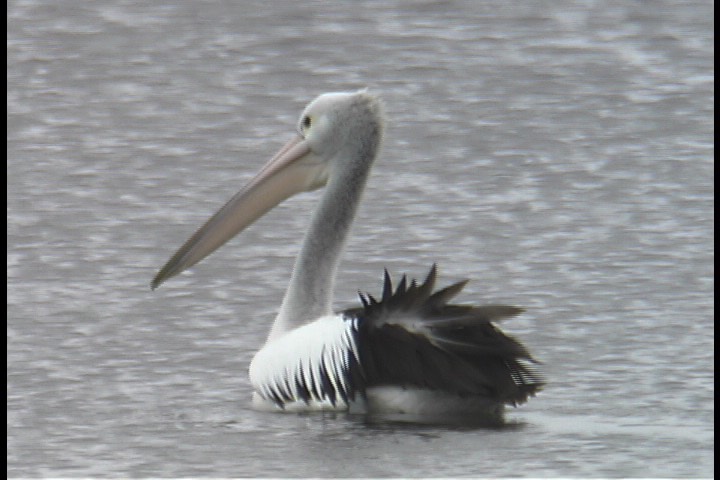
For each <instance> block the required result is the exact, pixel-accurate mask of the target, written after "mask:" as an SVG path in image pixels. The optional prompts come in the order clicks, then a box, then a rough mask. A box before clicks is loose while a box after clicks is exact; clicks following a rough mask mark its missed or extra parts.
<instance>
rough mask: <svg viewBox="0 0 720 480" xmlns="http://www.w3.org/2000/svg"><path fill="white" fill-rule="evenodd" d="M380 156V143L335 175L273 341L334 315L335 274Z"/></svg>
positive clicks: (298, 262)
mask: <svg viewBox="0 0 720 480" xmlns="http://www.w3.org/2000/svg"><path fill="white" fill-rule="evenodd" d="M375 152H376V145H371V146H368V147H366V148H365V149H364V151H362V155H361V156H360V158H358V155H357V151H356V152H355V154H354V155H353V158H356V160H357V161H355V162H353V163H352V165H351V166H350V167H349V168H346V169H343V171H338V172H334V173H337V174H336V175H333V174H331V175H330V178H329V179H328V183H327V186H326V187H325V193H324V194H323V196H322V198H321V200H320V204H319V205H318V208H317V210H316V211H315V213H314V215H313V217H312V220H311V223H310V229H309V230H308V231H307V233H306V234H305V239H304V240H303V244H302V248H301V250H300V254H299V255H298V257H297V259H296V260H295V266H294V267H293V273H292V277H291V278H290V285H289V286H288V289H287V292H286V293H285V298H284V299H283V303H282V306H281V307H280V312H279V313H278V316H277V318H276V319H275V323H274V324H273V327H272V329H271V330H270V335H269V336H268V342H270V341H272V340H273V339H274V338H277V337H279V336H281V335H283V334H284V333H286V332H288V331H290V330H292V329H294V328H296V327H298V326H301V325H303V324H305V323H308V322H311V321H314V320H316V319H317V318H320V317H321V316H324V315H329V314H331V313H332V301H333V290H334V284H335V273H336V271H337V267H338V263H339V261H340V256H341V254H342V251H343V247H344V245H345V241H346V239H347V237H348V233H349V232H350V228H351V226H352V222H353V219H354V218H355V213H356V212H357V208H358V205H359V204H360V199H361V197H362V192H363V190H364V188H365V183H366V181H367V177H368V174H369V172H370V166H371V165H372V162H373V160H374V158H375ZM340 154H341V155H342V154H343V153H340Z"/></svg>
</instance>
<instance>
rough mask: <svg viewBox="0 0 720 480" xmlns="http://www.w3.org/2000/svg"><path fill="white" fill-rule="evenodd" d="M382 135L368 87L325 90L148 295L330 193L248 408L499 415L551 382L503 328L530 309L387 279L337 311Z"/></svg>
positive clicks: (254, 379) (255, 373)
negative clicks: (338, 287) (298, 197)
mask: <svg viewBox="0 0 720 480" xmlns="http://www.w3.org/2000/svg"><path fill="white" fill-rule="evenodd" d="M383 129H384V117H383V106H382V102H381V101H380V99H379V98H378V97H377V96H375V95H374V94H372V93H370V92H369V91H367V90H366V89H365V90H360V91H356V92H342V93H326V94H323V95H320V96H319V97H317V98H316V99H315V100H313V101H312V102H311V103H310V104H309V105H308V106H307V107H306V108H305V110H304V111H303V112H302V114H301V115H300V119H299V122H298V125H297V135H295V136H294V137H293V138H292V139H291V140H290V141H289V142H288V143H287V144H286V145H285V146H284V147H282V148H281V149H280V151H279V152H278V153H277V154H276V155H275V156H274V157H273V158H272V159H271V160H270V161H269V162H268V163H267V164H266V165H265V166H264V167H263V168H262V169H261V170H260V172H259V173H258V174H257V175H256V176H255V177H254V178H253V179H252V180H251V181H250V182H249V183H248V184H247V185H246V186H245V187H244V188H242V189H241V190H240V191H239V192H238V193H237V194H236V195H235V196H233V197H232V198H231V199H230V201H228V202H227V204H225V206H223V207H222V208H221V209H220V210H219V211H218V212H217V213H215V215H213V216H212V217H211V218H210V219H209V220H208V221H207V223H205V224H204V225H203V226H202V227H201V228H200V229H199V230H198V231H197V232H195V234H194V235H192V236H191V237H190V238H189V239H188V240H187V242H185V244H184V245H183V246H182V247H180V249H179V250H178V251H177V252H176V253H175V254H174V255H173V256H172V257H171V258H170V260H169V261H168V262H167V263H166V264H165V266H163V267H162V269H160V271H159V272H158V274H157V275H156V276H155V278H154V279H153V281H152V283H151V287H152V289H153V290H154V289H155V288H157V287H158V286H159V285H160V284H161V283H163V282H164V281H165V280H167V279H168V278H170V277H172V276H174V275H177V274H179V273H180V272H182V271H184V270H185V269H187V268H189V267H192V266H193V265H195V264H196V263H198V262H199V261H200V260H202V259H203V258H205V257H206V256H207V255H209V254H210V253H212V252H214V251H215V250H216V249H217V248H219V247H220V246H221V245H223V244H224V243H225V242H226V241H228V240H229V239H230V238H232V237H234V236H235V235H236V234H237V233H239V232H241V231H242V230H243V229H245V228H246V227H247V226H249V225H250V224H252V223H253V222H255V221H256V220H257V219H258V218H260V217H261V216H263V215H264V214H265V213H266V212H268V211H269V210H270V209H271V208H273V207H274V206H276V205H277V204H279V203H280V202H282V201H283V200H285V199H287V198H288V197H290V196H292V195H294V194H297V193H299V192H303V191H309V190H315V189H318V188H320V187H325V192H324V195H323V196H322V197H321V199H320V203H319V205H318V207H317V210H316V211H315V213H314V216H313V217H312V220H311V222H310V228H309V230H308V231H307V233H306V234H305V238H304V241H303V243H302V247H301V250H300V253H299V255H298V256H297V259H296V261H295V265H294V268H293V271H292V275H291V277H290V284H289V286H288V288H287V291H286V293H285V296H284V299H283V301H282V304H281V306H280V309H279V312H278V314H277V317H276V318H275V322H274V323H273V325H272V328H271V329H270V333H269V335H268V337H267V341H266V342H265V345H264V346H263V347H262V348H261V349H260V350H259V351H258V352H257V354H256V355H255V357H254V358H253V360H252V362H251V364H250V368H249V375H250V382H251V384H252V386H253V389H254V392H253V398H252V403H253V406H254V407H256V408H259V409H270V410H279V411H307V410H342V411H349V412H365V413H370V414H372V413H378V414H383V413H386V414H408V415H414V416H424V415H427V416H431V415H444V414H449V415H452V414H457V415H461V416H467V415H479V416H484V417H487V418H488V419H502V417H503V412H504V407H505V406H506V405H513V406H516V405H518V404H520V403H523V402H525V401H526V400H527V399H528V397H530V396H534V395H535V393H536V392H538V391H539V390H540V389H541V388H542V386H543V384H544V381H543V379H542V376H541V375H540V374H539V373H538V372H537V371H536V370H535V369H534V368H533V365H532V364H534V363H537V362H536V361H535V360H534V359H533V357H532V356H531V355H530V353H528V351H527V349H526V348H525V347H524V346H523V345H522V344H521V343H520V342H519V341H517V340H515V339H514V338H512V337H510V336H508V335H506V334H504V333H503V332H502V331H501V330H500V329H499V328H498V327H497V326H496V325H495V322H497V321H498V320H502V319H504V318H507V317H512V316H515V315H517V314H519V313H520V312H522V309H520V308H517V307H513V306H506V305H485V306H472V305H453V304H449V303H448V302H449V301H450V300H451V299H452V298H453V297H454V296H455V295H457V294H458V293H459V292H460V291H461V290H462V288H463V287H464V286H465V283H466V281H463V282H459V283H455V284H453V285H450V286H448V287H445V288H442V289H440V290H435V279H436V276H437V269H436V267H435V265H433V266H432V268H431V269H430V272H429V273H428V274H427V277H426V278H425V280H424V281H422V282H417V281H415V280H412V281H408V280H407V277H406V276H403V277H402V278H401V280H400V281H399V282H397V286H396V287H394V288H393V282H392V280H391V278H390V275H389V274H388V272H387V270H386V271H385V274H384V282H383V287H382V293H381V295H380V297H379V300H377V299H376V298H375V297H373V296H372V295H369V294H360V300H361V301H362V305H361V306H359V307H358V308H353V309H349V310H345V311H342V312H339V313H334V312H333V309H332V303H333V286H334V283H335V275H336V271H337V268H338V262H339V260H340V257H341V254H342V251H343V246H344V244H345V241H346V239H347V237H348V233H349V231H350V228H351V224H352V222H353V219H354V217H355V214H356V211H357V208H358V204H359V203H360V199H361V196H362V192H363V190H364V188H365V184H366V181H367V178H368V174H369V172H370V169H371V167H372V165H373V162H374V161H375V158H376V157H377V154H378V150H379V148H380V144H381V141H382V136H383Z"/></svg>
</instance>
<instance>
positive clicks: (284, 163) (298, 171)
mask: <svg viewBox="0 0 720 480" xmlns="http://www.w3.org/2000/svg"><path fill="white" fill-rule="evenodd" d="M297 131H298V135H297V136H295V137H294V138H293V139H291V140H290V141H289V142H288V143H287V144H285V146H284V147H282V148H281V149H280V151H279V152H278V153H277V154H276V155H275V156H274V157H273V158H272V159H271V160H270V161H269V162H268V163H267V164H266V165H265V166H264V167H263V168H262V169H261V170H260V172H258V174H257V175H256V176H255V177H254V178H253V179H252V180H251V181H250V182H249V183H248V184H247V185H246V186H245V187H243V188H242V189H241V190H240V191H239V192H238V193H237V194H235V196H233V198H231V199H230V201H229V202H228V203H227V204H225V206H224V207H222V208H221V209H220V210H219V211H218V212H217V213H215V215H213V216H212V217H211V218H210V219H209V220H208V221H207V222H206V223H205V225H203V226H202V227H201V228H200V229H199V230H198V231H197V232H195V234H194V235H193V236H192V237H190V239H188V241H187V242H185V244H184V245H183V246H182V247H180V249H179V250H178V251H177V252H176V253H175V255H173V256H172V258H170V260H169V261H168V262H167V263H166V264H165V266H164V267H163V268H162V269H161V270H160V271H159V272H158V274H157V275H156V276H155V278H154V279H153V281H152V283H151V286H152V288H153V289H155V288H157V287H158V286H159V285H160V284H161V283H162V282H164V281H165V280H167V279H168V278H170V277H172V276H174V275H177V274H178V273H180V272H182V271H183V270H185V269H187V268H190V267H191V266H193V265H195V264H196V263H198V262H199V261H200V260H202V259H203V258H205V257H206V256H208V255H209V254H210V253H212V252H214V251H215V250H216V249H217V248H219V247H220V246H221V245H223V244H224V243H225V242H226V241H228V240H229V239H230V238H232V237H234V236H235V235H237V234H238V233H239V232H240V231H242V230H243V229H244V228H246V227H247V226H249V225H250V224H252V223H253V222H254V221H255V220H257V219H258V218H260V217H261V216H262V215H264V214H265V213H266V212H268V211H269V210H270V209H271V208H273V207H274V206H275V205H277V204H279V203H280V202H282V201H283V200H285V199H286V198H288V197H290V196H292V195H294V194H296V193H299V192H303V191H309V190H315V189H317V188H320V187H322V186H324V185H325V184H326V183H327V182H328V181H329V180H330V179H332V178H339V177H341V176H342V175H343V173H345V172H348V171H353V170H357V169H364V170H367V169H369V168H370V166H371V165H372V162H373V160H374V159H375V156H376V153H377V150H378V148H379V145H380V140H381V137H382V131H383V114H382V104H381V102H380V100H379V99H378V98H377V97H376V96H374V95H372V94H371V93H369V92H368V91H367V90H360V91H357V92H342V93H326V94H323V95H320V96H319V97H317V98H316V99H315V100H313V101H312V102H310V104H309V105H308V106H307V107H305V110H303V112H302V114H301V115H300V119H299V120H298V127H297Z"/></svg>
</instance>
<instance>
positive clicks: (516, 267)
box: [7, 1, 714, 477]
mask: <svg viewBox="0 0 720 480" xmlns="http://www.w3.org/2000/svg"><path fill="white" fill-rule="evenodd" d="M712 18H713V6H712V3H710V2H671V1H665V2H653V3H652V4H648V3H646V2H632V3H631V2H591V1H587V2H533V3H531V4H526V3H522V4H516V3H511V4H507V3H505V2H482V3H481V2H472V1H467V2H410V1H398V2H354V3H340V2H338V3H334V4H331V5H328V4H326V3H325V2H299V3H290V2H277V4H275V3H273V2H257V3H253V2H242V3H240V2H212V3H209V2H192V3H191V2H178V3H162V4H159V3H154V2H147V3H146V2H137V3H136V2H105V1H100V2H75V1H68V2H63V3H62V4H56V3H47V2H38V1H11V2H10V3H9V5H8V171H7V173H8V197H7V199H8V210H7V212H8V257H7V260H8V270H7V277H8V289H7V293H8V308H7V311H8V328H7V340H8V353H7V358H8V370H7V387H8V397H7V414H8V420H7V429H8V434H7V435H8V436H7V449H8V451H7V461H8V475H10V476H15V477H17V476H62V477H69V476H214V477H218V476H221V477H222V476H268V475H272V476H388V475H390V476H396V477H403V476H533V477H545V476H643V477H647V476H660V477H663V476H673V477H675V476H708V477H709V476H711V475H713V467H714V461H713V450H714V406H713V401H714V366H713V365H714V353H713V347H714V342H713V335H714V324H713V314H714V306H713V302H714V297H713V282H714V270H713V260H714V247H713V237H714V235H713V227H714V214H713V205H714V193H713V187H714V184H713V174H714V166H713V143H712V138H713V132H714V123H713V101H714V90H713V81H714V70H713V20H712ZM363 86H369V87H371V88H373V89H374V90H376V91H378V92H379V93H381V94H382V96H383V98H384V99H385V102H386V110H387V115H388V130H387V135H386V140H385V144H384V148H383V153H382V157H381V159H380V160H379V162H378V164H377V166H376V168H375V170H374V173H373V176H372V177H371V180H370V183H369V185H368V191H367V194H366V196H365V201H364V204H363V206H362V208H361V211H360V213H359V217H358V220H357V224H356V226H355V229H354V234H353V236H352V239H351V241H350V242H349V244H348V248H347V252H346V256H345V260H344V262H343V264H342V265H341V269H340V272H339V280H340V281H339V285H338V289H337V295H336V303H337V305H338V307H339V308H340V307H345V306H349V305H352V304H354V303H355V302H356V299H355V292H356V291H357V290H358V289H362V290H369V291H378V290H379V288H380V277H381V272H382V268H383V267H387V268H388V269H389V270H390V271H393V272H398V273H400V272H408V273H409V274H412V275H415V276H421V275H423V274H424V273H425V270H426V269H427V267H428V266H429V265H430V264H431V263H432V262H438V263H439V265H440V269H441V276H442V278H444V279H446V280H447V281H454V280H458V279H460V278H471V279H472V280H473V281H472V282H471V283H470V284H469V285H468V287H467V290H466V292H465V293H464V294H463V295H462V296H461V298H460V301H463V302H507V303H511V304H517V305H522V306H525V307H527V309H528V311H527V313H526V314H524V315H523V316H522V317H520V318H517V319H513V320H511V321H508V322H507V323H505V324H504V327H505V328H506V329H507V330H508V331H510V332H511V333H513V334H515V335H518V336H519V337H520V338H522V339H523V340H524V341H525V342H526V343H527V344H528V345H529V347H530V348H531V349H532V351H533V352H534V353H535V354H536V356H537V357H538V358H539V359H541V360H542V361H543V362H544V370H545V371H546V373H547V376H548V379H549V384H548V386H547V388H546V389H545V391H543V392H542V393H541V394H540V395H539V396H538V397H537V398H534V399H532V400H531V401H530V402H529V403H528V404H527V405H524V406H522V407H521V408H519V409H517V410H513V411H511V412H510V418H511V420H512V425H511V427H510V428H506V429H500V430H488V429H462V428H452V427H437V426H436V427H430V426H419V425H402V424H393V423H383V422H371V421H369V420H368V419H364V418H358V417H352V416H346V415H305V416H302V415H301V416H297V415H277V414H267V413H259V412H254V411H252V410H250V409H249V404H248V400H249V394H250V386H249V384H248V380H247V378H246V371H247V366H248V363H249V361H250V359H251V358H252V355H253V353H254V351H255V350H256V349H257V348H258V346H259V345H260V344H261V343H262V341H263V340H264V338H265V335H266V333H267V329H268V328H269V323H270V321H271V319H272V318H273V316H274V313H275V310H276V308H277V306H278V305H279V302H280V299H281V297H282V294H283V289H284V287H285V282H286V280H287V278H288V275H289V271H290V268H291V265H292V260H293V257H294V255H295V254H296V252H297V248H298V243H299V240H300V237H301V235H302V232H303V231H304V228H305V225H306V221H307V218H308V215H309V212H310V211H311V209H312V206H313V204H314V203H315V202H316V201H317V198H318V195H319V193H313V194H307V195H302V196H299V197H297V198H295V199H293V200H292V201H289V202H288V203H287V204H285V205H284V206H282V207H280V208H279V209H278V210H276V211H274V212H273V213H272V214H270V215H269V216H267V217H266V218H264V219H263V220H262V221H261V222H260V223H259V224H258V225H257V226H255V227H254V228H251V229H250V230H249V231H247V232H245V233H244V234H243V235H242V236H241V237H239V238H238V239H236V240H235V241H233V242H231V243H230V244H229V245H228V246H226V247H225V248H224V249H222V250H221V251H220V252H218V253H217V254H215V255H214V256H212V257H210V258H209V259H207V260H206V261H205V262H204V263H203V264H202V265H200V266H199V267H197V268H195V269H194V271H193V272H192V273H191V274H188V275H184V276H181V277H180V278H178V279H173V280H172V281H171V282H169V283H168V284H167V285H164V286H163V287H162V288H161V289H159V290H158V291H156V292H150V289H149V281H150V279H151V278H152V276H153V275H154V273H155V271H156V270H157V268H158V267H160V266H161V265H162V264H163V263H164V262H165V260H166V259H167V257H168V256H169V255H170V254H171V253H172V252H173V251H174V250H175V248H176V247H177V246H179V245H180V243H181V242H182V241H184V240H185V238H186V237H187V235H189V234H190V233H191V232H192V231H193V230H194V229H195V228H196V227H197V226H198V225H199V224H200V223H201V222H202V221H203V220H204V219H205V218H206V217H207V215H208V214H210V213H212V212H213V211H214V210H215V209H216V208H217V207H219V206H220V205H221V204H222V203H223V202H224V201H225V200H227V199H228V198H229V197H230V195H232V194H233V193H234V192H235V191H236V190H237V189H238V188H239V187H240V186H241V185H242V184H243V182H244V181H246V180H247V179H248V178H249V177H250V175H252V173H254V171H255V170H256V169H257V168H258V167H259V166H260V165H261V164H262V163H263V161H264V160H266V159H267V158H268V155H270V154H272V153H273V152H274V151H275V150H276V149H277V148H278V147H279V146H280V145H281V144H282V143H283V142H284V141H285V139H286V138H287V137H288V135H289V134H290V133H291V131H292V129H293V128H294V124H295V119H296V116H297V115H298V113H299V112H300V110H301V109H302V107H303V106H304V104H305V103H306V102H307V101H309V100H311V99H312V98H314V97H315V96H316V95H317V94H319V93H322V92H324V91H332V90H344V89H354V88H359V87H363Z"/></svg>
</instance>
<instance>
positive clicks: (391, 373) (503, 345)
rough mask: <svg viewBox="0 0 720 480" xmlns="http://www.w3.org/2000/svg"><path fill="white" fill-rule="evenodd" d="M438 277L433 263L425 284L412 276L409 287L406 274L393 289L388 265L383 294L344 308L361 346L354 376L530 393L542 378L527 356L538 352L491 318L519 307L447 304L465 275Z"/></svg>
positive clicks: (472, 391) (506, 394)
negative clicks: (439, 283) (448, 281)
mask: <svg viewBox="0 0 720 480" xmlns="http://www.w3.org/2000/svg"><path fill="white" fill-rule="evenodd" d="M436 278H437V267H436V265H433V266H432V268H431V269H430V271H429V273H428V275H427V277H426V278H425V281H424V282H423V283H422V284H420V285H418V284H417V282H416V281H415V280H411V282H410V286H409V287H408V286H407V279H406V277H405V276H403V278H402V279H401V281H400V282H399V284H398V287H397V289H396V290H395V292H393V291H392V281H391V279H390V275H389V274H388V273H387V270H386V271H385V273H384V282H383V291H382V297H381V298H382V301H380V302H378V301H376V300H375V299H374V298H373V297H372V295H370V294H366V298H365V297H363V296H362V294H361V295H360V298H361V301H362V303H363V306H362V307H361V308H356V309H352V310H347V311H345V312H344V314H345V315H346V316H347V318H348V319H353V320H354V321H355V322H356V323H355V325H356V329H355V335H356V344H357V345H358V349H359V365H352V367H355V368H351V371H353V372H355V375H356V376H355V377H353V378H352V381H351V384H352V385H355V386H356V388H358V389H359V390H361V391H364V390H365V388H367V387H372V386H378V385H400V386H407V387H419V388H428V389H432V390H440V391H446V392H448V393H453V394H457V395H460V396H473V395H480V396H483V397H486V398H492V399H494V400H496V401H497V402H498V403H508V404H512V405H515V404H518V403H523V402H525V401H526V400H527V398H528V397H530V396H532V395H535V393H537V392H538V391H539V390H540V389H541V388H542V386H543V385H544V380H543V378H542V376H541V375H540V374H539V372H537V371H536V370H535V369H533V368H532V367H531V366H530V365H529V364H528V362H531V363H536V362H535V360H534V359H533V358H532V356H531V355H530V353H529V352H528V351H527V349H526V348H525V346H524V345H522V344H521V343H520V342H519V341H517V340H516V339H514V338H512V337H511V336H508V335H506V334H505V333H503V332H502V331H501V330H500V329H499V328H498V327H497V326H496V325H495V324H494V323H493V322H495V321H498V320H501V319H504V318H507V317H512V316H515V315H517V314H519V313H521V312H522V311H523V310H522V309H521V308H518V307H512V306H508V305H486V306H480V307H475V306H468V305H448V304H447V302H448V301H449V300H451V299H452V298H453V297H455V296H456V295H457V294H458V293H460V291H461V290H462V289H463V287H464V286H465V284H466V283H467V281H462V282H458V283H455V284H453V285H450V286H448V287H445V288H443V289H441V290H438V291H436V292H435V293H433V288H434V286H435V280H436ZM368 299H369V300H368ZM356 367H360V368H359V369H358V368H356ZM358 370H359V372H361V373H359V372H358ZM359 381H360V382H362V383H361V384H358V383H356V382H359Z"/></svg>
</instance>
